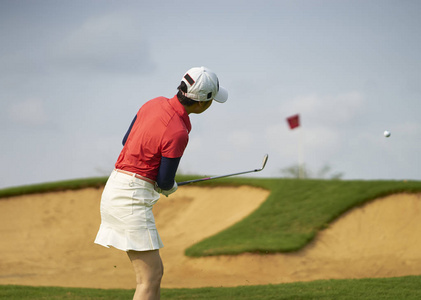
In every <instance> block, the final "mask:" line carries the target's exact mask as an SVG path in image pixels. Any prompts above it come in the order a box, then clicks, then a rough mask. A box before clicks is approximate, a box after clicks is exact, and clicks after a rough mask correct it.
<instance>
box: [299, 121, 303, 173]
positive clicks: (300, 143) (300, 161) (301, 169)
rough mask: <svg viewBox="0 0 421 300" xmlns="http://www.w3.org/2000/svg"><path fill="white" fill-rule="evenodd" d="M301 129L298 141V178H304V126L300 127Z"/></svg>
mask: <svg viewBox="0 0 421 300" xmlns="http://www.w3.org/2000/svg"><path fill="white" fill-rule="evenodd" d="M298 130H299V131H300V133H299V135H300V136H299V141H298V178H300V179H301V178H303V177H304V176H303V175H304V174H303V167H304V166H303V128H302V127H300V128H298Z"/></svg>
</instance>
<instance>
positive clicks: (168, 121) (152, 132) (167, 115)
mask: <svg viewBox="0 0 421 300" xmlns="http://www.w3.org/2000/svg"><path fill="white" fill-rule="evenodd" d="M190 130H191V123H190V118H189V115H188V114H187V112H186V110H185V109H184V106H183V105H182V104H181V103H180V101H178V98H177V96H174V97H173V98H171V99H168V98H165V97H158V98H155V99H152V100H150V101H148V102H146V103H145V104H144V105H143V106H142V107H141V108H140V109H139V111H138V113H137V117H136V121H135V123H134V124H133V127H132V129H131V131H130V134H129V136H128V138H127V141H126V144H125V145H124V147H123V150H121V153H120V156H119V157H118V160H117V163H116V164H115V167H116V169H121V170H126V171H129V172H133V173H136V174H140V175H142V176H145V177H147V178H149V179H152V180H156V177H157V175H158V169H159V165H160V162H161V157H162V156H164V157H167V158H177V157H181V156H182V155H183V153H184V149H185V148H186V146H187V143H188V141H189V133H190Z"/></svg>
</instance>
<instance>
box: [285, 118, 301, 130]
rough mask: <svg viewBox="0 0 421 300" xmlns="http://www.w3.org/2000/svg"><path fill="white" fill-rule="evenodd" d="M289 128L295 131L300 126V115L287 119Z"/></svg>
mask: <svg viewBox="0 0 421 300" xmlns="http://www.w3.org/2000/svg"><path fill="white" fill-rule="evenodd" d="M287 121H288V124H289V128H290V129H294V128H297V127H299V126H300V115H298V114H296V115H293V116H291V117H289V118H287Z"/></svg>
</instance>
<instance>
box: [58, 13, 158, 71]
mask: <svg viewBox="0 0 421 300" xmlns="http://www.w3.org/2000/svg"><path fill="white" fill-rule="evenodd" d="M57 48H58V58H57V59H58V61H59V62H60V63H61V64H65V65H66V67H67V68H74V69H76V70H83V71H95V72H98V71H99V72H111V73H114V72H120V73H138V72H147V71H150V70H153V69H154V66H155V65H154V63H153V61H152V59H151V57H150V53H149V46H148V43H147V42H146V40H145V39H144V38H142V35H141V26H140V24H139V23H138V22H137V21H136V20H135V19H134V18H133V17H131V16H130V15H125V14H123V13H114V14H107V15H103V16H94V17H91V18H89V19H88V20H86V21H85V22H84V23H82V24H81V25H80V26H78V27H76V28H75V29H74V30H73V31H72V32H70V33H69V34H68V35H67V36H66V37H65V38H64V39H63V40H62V41H61V42H60V44H59V45H58V47H57Z"/></svg>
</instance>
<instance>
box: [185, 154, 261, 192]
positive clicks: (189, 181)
mask: <svg viewBox="0 0 421 300" xmlns="http://www.w3.org/2000/svg"><path fill="white" fill-rule="evenodd" d="M268 157H269V155H268V154H266V155H265V156H264V157H263V163H262V167H261V168H260V169H254V170H250V171H245V172H238V173H232V174H227V175H219V176H213V177H205V178H200V179H193V180H188V181H183V182H178V183H177V184H178V186H181V185H186V184H189V183H193V182H199V181H205V180H211V179H217V178H223V177H229V176H235V175H241V174H246V173H252V172H260V171H262V170H263V169H264V168H265V166H266V163H267V161H268Z"/></svg>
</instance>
